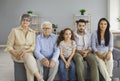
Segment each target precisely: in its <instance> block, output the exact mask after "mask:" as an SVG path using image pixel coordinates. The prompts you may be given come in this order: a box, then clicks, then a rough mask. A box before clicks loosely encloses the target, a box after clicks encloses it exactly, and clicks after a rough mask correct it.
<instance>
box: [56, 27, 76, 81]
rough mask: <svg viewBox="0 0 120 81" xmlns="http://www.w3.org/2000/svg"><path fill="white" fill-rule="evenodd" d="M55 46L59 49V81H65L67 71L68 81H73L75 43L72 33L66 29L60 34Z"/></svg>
mask: <svg viewBox="0 0 120 81" xmlns="http://www.w3.org/2000/svg"><path fill="white" fill-rule="evenodd" d="M57 46H59V47H60V60H59V63H60V64H59V69H60V79H61V81H67V80H66V71H67V69H69V76H70V81H75V63H74V61H73V56H74V54H75V48H76V43H75V41H74V35H73V31H72V30H71V29H70V28H66V29H64V30H62V31H61V32H60V35H59V37H58V40H57Z"/></svg>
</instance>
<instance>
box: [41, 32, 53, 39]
mask: <svg viewBox="0 0 120 81" xmlns="http://www.w3.org/2000/svg"><path fill="white" fill-rule="evenodd" d="M41 37H42V38H45V36H44V35H43V33H42V34H41ZM50 37H51V38H52V37H54V34H53V33H51V34H50V35H49V37H48V38H50Z"/></svg>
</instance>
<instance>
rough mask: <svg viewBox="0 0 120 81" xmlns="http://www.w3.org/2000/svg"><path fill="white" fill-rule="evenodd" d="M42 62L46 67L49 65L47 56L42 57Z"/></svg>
mask: <svg viewBox="0 0 120 81" xmlns="http://www.w3.org/2000/svg"><path fill="white" fill-rule="evenodd" d="M42 64H43V65H44V66H46V67H49V60H48V59H47V58H43V59H42Z"/></svg>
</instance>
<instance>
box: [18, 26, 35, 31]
mask: <svg viewBox="0 0 120 81" xmlns="http://www.w3.org/2000/svg"><path fill="white" fill-rule="evenodd" d="M18 29H19V30H23V28H22V26H19V27H18ZM28 31H31V32H32V31H33V30H32V29H31V28H28Z"/></svg>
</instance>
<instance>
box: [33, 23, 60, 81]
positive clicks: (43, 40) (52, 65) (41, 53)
mask: <svg viewBox="0 0 120 81" xmlns="http://www.w3.org/2000/svg"><path fill="white" fill-rule="evenodd" d="M41 28H42V34H40V35H38V36H37V41H36V48H35V51H34V54H35V56H36V58H37V59H38V66H39V69H40V74H41V75H42V81H53V80H54V77H55V75H56V73H57V71H58V65H59V61H58V57H59V54H60V50H59V48H58V47H57V46H56V40H57V36H56V35H55V34H53V33H52V23H50V22H49V21H45V22H43V24H42V25H41ZM45 68H47V69H48V70H49V71H48V72H49V73H48V77H47V79H46V80H44V79H43V72H44V69H45ZM45 76H46V75H45Z"/></svg>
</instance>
